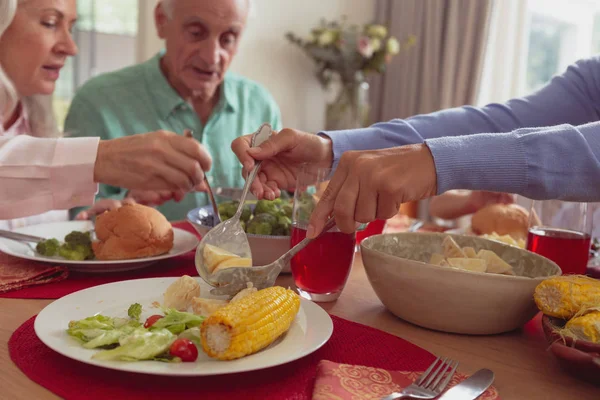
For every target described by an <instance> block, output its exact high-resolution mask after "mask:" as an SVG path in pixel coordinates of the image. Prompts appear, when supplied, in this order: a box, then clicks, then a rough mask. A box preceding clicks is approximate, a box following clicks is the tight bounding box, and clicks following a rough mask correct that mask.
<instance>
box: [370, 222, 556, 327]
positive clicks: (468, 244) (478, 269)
mask: <svg viewBox="0 0 600 400" xmlns="http://www.w3.org/2000/svg"><path fill="white" fill-rule="evenodd" d="M361 252H362V257H363V263H364V266H365V270H366V273H367V276H368V279H369V282H370V284H371V286H372V287H373V289H374V290H375V293H376V294H377V296H378V297H379V299H380V300H381V302H382V303H383V304H384V305H385V306H386V307H387V308H388V309H389V310H390V311H391V312H392V313H393V314H395V315H396V316H398V317H400V318H402V319H404V320H406V321H408V322H411V323H413V324H415V325H419V326H421V327H424V328H429V329H434V330H439V331H443V332H451V333H462V334H474V335H487V334H497V333H502V332H508V331H512V330H514V329H517V328H519V327H521V326H523V325H524V324H525V323H527V321H529V320H530V319H531V318H533V317H534V316H535V315H536V313H537V312H538V310H537V307H536V305H535V303H534V301H533V293H534V290H535V287H536V286H537V284H539V283H540V282H541V281H543V280H544V279H545V278H548V277H550V276H555V275H560V274H561V270H560V268H559V267H558V265H556V264H555V263H554V262H552V261H550V260H548V259H547V258H544V257H542V256H539V255H537V254H534V253H532V252H529V251H527V250H524V249H521V248H519V247H518V246H514V245H510V244H506V243H503V242H501V241H497V240H488V239H484V238H481V237H477V236H468V235H455V234H447V233H422V232H419V233H417V232H403V233H394V234H384V235H377V236H372V237H369V238H367V239H365V240H364V241H363V242H362V243H361Z"/></svg>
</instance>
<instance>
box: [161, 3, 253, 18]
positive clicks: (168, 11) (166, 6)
mask: <svg viewBox="0 0 600 400" xmlns="http://www.w3.org/2000/svg"><path fill="white" fill-rule="evenodd" d="M247 1H248V17H252V16H253V15H254V0H247ZM174 2H175V0H160V5H161V7H162V9H163V11H164V12H165V15H166V16H167V17H168V18H169V19H171V18H173V3H174Z"/></svg>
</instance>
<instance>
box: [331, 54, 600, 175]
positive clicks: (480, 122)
mask: <svg viewBox="0 0 600 400" xmlns="http://www.w3.org/2000/svg"><path fill="white" fill-rule="evenodd" d="M599 117H600V57H594V58H590V59H586V60H581V61H579V62H577V63H575V64H574V65H571V66H570V67H569V68H568V69H567V70H566V72H565V73H563V74H562V75H560V76H556V77H555V78H553V79H552V80H551V81H550V82H549V83H548V84H547V85H546V86H545V87H543V88H542V89H540V90H539V91H537V92H535V93H533V94H532V95H530V96H527V97H524V98H520V99H513V100H510V101H508V102H507V103H505V104H489V105H487V106H485V107H480V108H478V107H471V106H464V107H459V108H452V109H448V110H443V111H439V112H435V113H431V114H426V115H418V116H414V117H411V118H408V119H405V120H400V119H395V120H392V121H389V122H381V123H377V124H375V125H373V126H371V127H368V128H364V129H356V130H342V131H332V132H321V134H323V135H326V136H329V137H330V138H331V139H332V141H333V153H334V154H333V155H334V162H333V166H334V168H335V167H336V166H337V164H338V162H339V159H340V157H341V155H342V154H343V153H344V152H345V151H348V150H375V149H382V148H389V147H395V146H402V145H406V144H415V143H423V141H424V140H426V139H433V138H439V137H443V136H458V135H471V134H477V133H485V132H511V131H514V130H516V129H519V128H525V127H544V126H554V125H560V124H570V125H583V124H586V123H589V122H592V121H596V120H598V118H599Z"/></svg>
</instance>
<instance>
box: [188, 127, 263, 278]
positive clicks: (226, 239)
mask: <svg viewBox="0 0 600 400" xmlns="http://www.w3.org/2000/svg"><path fill="white" fill-rule="evenodd" d="M272 133H273V129H272V128H271V125H270V124H263V125H261V127H260V128H259V129H258V130H257V131H256V132H254V133H253V134H252V138H251V140H250V147H257V146H260V145H261V144H262V143H263V142H264V141H266V140H267V139H269V137H271V134H272ZM261 163H262V162H261V161H256V164H255V165H254V168H253V169H252V171H251V172H250V174H248V177H247V178H246V184H245V185H244V189H243V191H242V195H241V197H240V202H239V205H238V208H237V211H236V213H235V215H234V216H233V217H231V218H229V219H228V220H226V221H223V222H221V223H220V224H218V225H217V226H215V227H214V228H212V229H211V230H210V231H208V233H207V234H206V235H205V236H204V237H203V238H202V240H201V241H200V244H199V245H198V247H197V248H196V257H195V264H196V270H197V271H198V274H199V275H200V277H201V278H202V279H204V280H205V281H206V283H208V284H209V285H211V286H218V283H217V282H216V281H215V280H214V277H213V274H211V273H210V272H209V271H208V269H207V267H206V264H205V263H204V247H205V246H206V245H207V244H210V245H212V246H215V247H219V248H221V249H223V250H226V251H228V252H230V253H233V254H236V255H238V256H240V257H242V258H250V259H252V252H251V250H250V243H248V237H247V236H246V232H245V231H244V229H243V228H242V225H241V223H240V217H241V216H242V211H243V209H244V203H245V201H246V196H247V195H248V191H249V190H250V186H251V185H252V182H253V181H254V178H256V175H257V174H258V171H259V169H260V165H261ZM217 211H218V210H217Z"/></svg>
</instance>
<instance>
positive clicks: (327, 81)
mask: <svg viewBox="0 0 600 400" xmlns="http://www.w3.org/2000/svg"><path fill="white" fill-rule="evenodd" d="M286 37H287V38H288V40H290V42H292V43H294V44H295V45H297V46H299V47H300V48H301V49H302V50H303V51H304V52H305V53H306V54H308V55H309V56H310V57H311V58H312V59H313V60H314V61H315V63H316V64H317V70H316V76H317V78H318V80H319V82H320V83H321V85H322V86H323V88H324V89H325V90H328V91H330V92H333V96H332V100H331V101H330V102H328V104H327V108H326V118H325V120H326V122H325V125H326V126H325V129H327V130H337V129H352V128H360V127H364V126H367V125H368V124H369V111H370V110H369V84H368V82H367V77H368V76H369V75H370V74H381V73H383V72H384V71H385V68H386V66H387V65H388V64H389V63H390V61H391V60H392V58H393V57H394V56H395V55H397V54H399V53H400V50H401V49H403V48H408V47H411V46H412V45H414V43H415V37H414V36H410V37H409V38H408V39H407V40H406V41H405V43H403V44H400V42H399V41H398V39H396V38H395V37H394V36H390V35H389V34H388V29H387V28H386V27H385V26H383V25H380V24H365V25H363V26H358V25H349V24H347V23H346V20H345V19H342V20H341V21H340V22H337V21H326V20H323V21H321V24H320V25H319V26H318V27H316V28H314V29H312V30H311V33H310V36H309V37H308V38H307V39H302V38H300V37H298V36H296V35H294V34H293V33H287V35H286Z"/></svg>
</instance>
